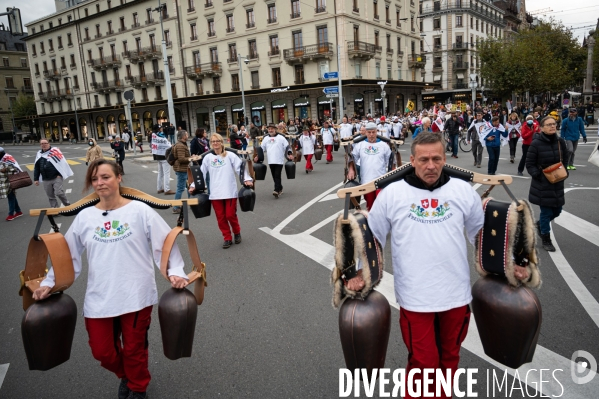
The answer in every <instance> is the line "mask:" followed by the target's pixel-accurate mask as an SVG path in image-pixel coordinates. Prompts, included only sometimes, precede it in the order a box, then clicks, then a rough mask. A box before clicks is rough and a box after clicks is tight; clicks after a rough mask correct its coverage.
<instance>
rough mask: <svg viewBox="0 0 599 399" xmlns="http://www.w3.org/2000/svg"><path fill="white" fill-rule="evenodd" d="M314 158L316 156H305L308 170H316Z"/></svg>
mask: <svg viewBox="0 0 599 399" xmlns="http://www.w3.org/2000/svg"><path fill="white" fill-rule="evenodd" d="M313 156H314V154H310V155H304V158H306V170H314V166H312V157H313Z"/></svg>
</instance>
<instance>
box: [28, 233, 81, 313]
mask: <svg viewBox="0 0 599 399" xmlns="http://www.w3.org/2000/svg"><path fill="white" fill-rule="evenodd" d="M37 237H38V238H39V240H38V239H36V238H31V240H30V241H29V247H28V248H27V260H26V261H25V270H21V273H19V278H20V280H21V288H20V290H19V295H20V296H22V297H23V310H27V308H29V306H31V305H32V304H33V303H35V301H34V300H33V292H34V291H35V290H36V289H38V288H39V287H40V284H41V282H42V281H43V280H44V279H45V278H46V274H47V272H48V269H47V263H48V256H49V257H50V263H51V264H52V268H53V269H54V281H55V284H54V287H52V289H51V291H50V293H54V292H59V291H64V290H66V289H67V288H69V287H70V286H71V285H72V284H73V282H74V281H75V269H74V267H73V260H72V259H71V251H70V250H69V246H68V245H67V241H66V240H65V238H64V236H63V235H62V234H60V233H51V234H40V235H38V236H37Z"/></svg>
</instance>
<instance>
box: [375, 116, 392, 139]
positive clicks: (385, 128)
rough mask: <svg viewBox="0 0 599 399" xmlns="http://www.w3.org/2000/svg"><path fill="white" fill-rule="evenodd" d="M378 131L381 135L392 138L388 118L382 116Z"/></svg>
mask: <svg viewBox="0 0 599 399" xmlns="http://www.w3.org/2000/svg"><path fill="white" fill-rule="evenodd" d="M376 128H377V131H378V134H379V136H383V137H386V138H390V136H391V125H390V124H388V123H387V118H385V117H384V116H381V119H380V123H378V125H377V127H376Z"/></svg>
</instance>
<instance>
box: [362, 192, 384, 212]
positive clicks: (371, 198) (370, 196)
mask: <svg viewBox="0 0 599 399" xmlns="http://www.w3.org/2000/svg"><path fill="white" fill-rule="evenodd" d="M380 192H381V189H380V188H379V189H377V190H376V191H373V192H371V193H368V194H364V201H366V210H368V211H369V210H370V209H371V208H372V205H373V204H374V200H375V199H376V197H378V195H379V193H380Z"/></svg>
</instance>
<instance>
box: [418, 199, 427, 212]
mask: <svg viewBox="0 0 599 399" xmlns="http://www.w3.org/2000/svg"><path fill="white" fill-rule="evenodd" d="M420 203H421V204H422V207H423V208H425V209H426V208H428V198H427V199H423V200H420Z"/></svg>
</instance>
